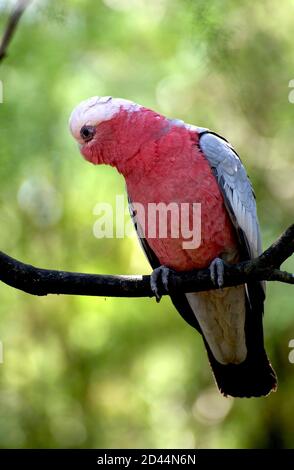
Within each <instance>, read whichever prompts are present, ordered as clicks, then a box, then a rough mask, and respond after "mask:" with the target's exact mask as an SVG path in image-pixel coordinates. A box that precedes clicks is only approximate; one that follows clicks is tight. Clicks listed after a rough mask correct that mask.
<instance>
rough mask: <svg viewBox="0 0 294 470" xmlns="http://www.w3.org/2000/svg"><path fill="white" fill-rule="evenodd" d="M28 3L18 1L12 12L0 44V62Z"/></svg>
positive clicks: (25, 0) (26, 1)
mask: <svg viewBox="0 0 294 470" xmlns="http://www.w3.org/2000/svg"><path fill="white" fill-rule="evenodd" d="M30 2H31V0H18V2H17V3H16V6H15V8H14V9H13V10H12V12H11V15H10V16H9V19H8V22H7V25H6V29H5V31H4V34H3V37H2V40H1V43H0V62H1V61H2V60H3V59H4V58H5V57H6V55H7V49H8V46H9V44H10V42H11V40H12V38H13V36H14V33H15V31H16V28H17V25H18V22H19V20H20V18H21V16H22V14H23V12H24V11H25V9H26V7H27V6H28V5H29V3H30Z"/></svg>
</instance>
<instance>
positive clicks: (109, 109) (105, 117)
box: [69, 96, 141, 163]
mask: <svg viewBox="0 0 294 470" xmlns="http://www.w3.org/2000/svg"><path fill="white" fill-rule="evenodd" d="M140 108H141V106H140V105H137V104H135V103H133V102H132V101H128V100H124V99H121V98H112V97H111V96H104V97H99V96H94V97H92V98H89V99H87V100H85V101H82V102H81V103H80V104H79V105H78V106H77V107H76V108H75V109H74V110H73V112H72V114H71V116H70V119H69V127H70V131H71V133H72V135H73V137H74V138H75V139H76V141H77V142H78V144H79V147H80V151H81V153H82V155H83V156H84V157H85V158H86V159H87V160H89V161H91V162H92V163H101V158H100V157H99V154H100V153H101V152H102V148H103V146H105V145H107V144H109V143H110V142H112V143H113V140H114V135H113V132H112V130H113V127H112V126H111V122H112V121H113V120H114V119H115V117H116V116H118V114H119V113H120V112H121V111H122V110H124V111H127V112H134V111H138V110H139V109H140Z"/></svg>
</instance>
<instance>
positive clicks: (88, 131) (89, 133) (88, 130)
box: [80, 126, 96, 142]
mask: <svg viewBox="0 0 294 470" xmlns="http://www.w3.org/2000/svg"><path fill="white" fill-rule="evenodd" d="M95 132H96V129H95V127H94V126H83V127H82V128H81V130H80V135H81V138H82V139H83V140H84V141H85V142H89V141H90V140H92V139H93V137H94V135H95Z"/></svg>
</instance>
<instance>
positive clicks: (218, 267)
mask: <svg viewBox="0 0 294 470" xmlns="http://www.w3.org/2000/svg"><path fill="white" fill-rule="evenodd" d="M209 271H210V279H211V280H212V282H213V284H214V285H215V286H217V287H218V288H220V289H221V288H222V287H223V285H224V272H225V263H224V261H223V260H222V259H221V258H215V259H214V260H213V261H212V262H211V263H210V266H209Z"/></svg>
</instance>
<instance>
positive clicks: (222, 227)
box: [127, 130, 237, 270]
mask: <svg viewBox="0 0 294 470" xmlns="http://www.w3.org/2000/svg"><path fill="white" fill-rule="evenodd" d="M157 153H158V155H159V158H158V159H157V162H156V165H154V166H153V167H152V169H151V170H149V172H148V174H145V175H143V176H142V178H141V180H140V182H138V181H136V182H135V181H133V180H132V178H131V177H130V178H128V179H127V187H128V192H129V194H130V197H131V200H132V201H133V202H137V203H140V204H142V205H143V207H144V209H145V218H144V219H143V218H142V216H140V213H139V212H138V219H139V223H140V222H141V225H142V224H144V226H145V235H146V239H147V241H148V244H149V245H150V247H151V248H152V250H153V251H154V252H155V254H156V256H157V257H158V259H159V261H160V263H161V264H164V265H166V266H169V267H170V268H173V269H176V270H190V269H197V268H203V267H207V266H208V265H209V263H210V262H211V261H212V260H213V259H214V258H216V257H217V256H221V255H225V256H226V258H227V259H230V257H231V258H233V257H234V256H235V254H236V249H237V241H236V236H235V232H234V228H233V225H232V223H231V221H230V218H229V215H228V213H227V210H226V208H225V206H224V200H223V197H222V194H221V192H220V189H219V186H218V184H217V182H216V179H215V177H214V175H213V173H212V171H211V168H210V166H209V163H208V162H207V160H206V158H205V157H204V156H203V155H202V153H201V152H200V150H199V149H198V147H197V146H196V145H195V135H193V140H191V139H187V135H185V134H184V135H181V133H180V132H179V131H178V130H177V132H175V134H174V135H172V136H170V135H168V136H166V137H165V138H163V139H161V141H160V142H159V144H158V149H157ZM142 158H144V155H142ZM149 203H156V204H158V203H164V204H170V203H176V204H177V205H178V207H179V214H181V208H182V207H184V206H181V204H182V203H185V204H186V206H185V207H186V208H187V204H189V211H188V214H189V216H188V217H189V226H190V227H189V228H192V227H193V225H194V229H195V230H197V231H198V232H197V233H194V235H193V237H194V240H195V241H197V240H199V241H200V246H198V247H197V248H192V249H191V248H188V249H187V248H184V246H183V243H184V242H187V237H186V235H185V236H183V234H182V230H181V229H182V227H181V225H180V227H179V238H174V235H175V233H173V234H172V233H171V232H172V230H171V221H172V220H171V217H168V219H167V220H168V224H167V237H166V238H159V236H158V235H159V233H158V229H159V222H158V219H157V233H156V238H153V236H154V230H153V233H152V237H150V233H149V232H150V230H149V231H148V229H149V228H150V227H151V229H152V228H153V229H154V223H155V221H154V218H151V216H150V214H151V215H154V210H151V212H150V210H149V208H150V205H148V204H149ZM193 203H198V204H200V205H201V220H199V218H197V220H196V219H195V215H194V219H193V213H192V211H193V209H192V208H193V205H192V204H193ZM183 212H184V213H185V210H184V211H183ZM198 212H199V206H198V209H196V214H197V213H198ZM198 215H199V216H200V214H198ZM151 219H152V220H151ZM175 219H176V218H174V221H175ZM148 222H149V225H148ZM193 222H194V224H193ZM186 225H187V224H186ZM195 230H194V232H195ZM199 230H200V231H201V234H200V233H199ZM151 231H152V230H151ZM174 232H176V230H174Z"/></svg>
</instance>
